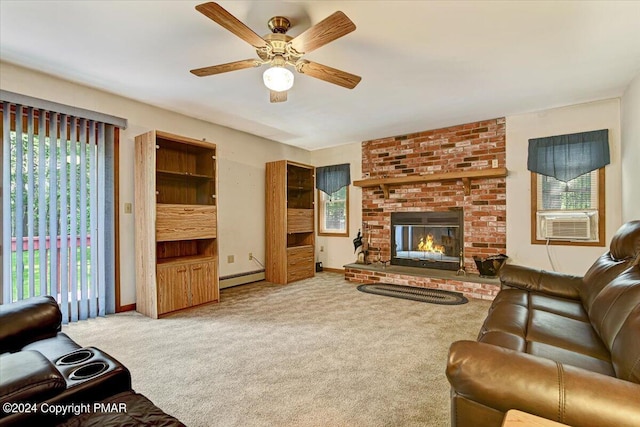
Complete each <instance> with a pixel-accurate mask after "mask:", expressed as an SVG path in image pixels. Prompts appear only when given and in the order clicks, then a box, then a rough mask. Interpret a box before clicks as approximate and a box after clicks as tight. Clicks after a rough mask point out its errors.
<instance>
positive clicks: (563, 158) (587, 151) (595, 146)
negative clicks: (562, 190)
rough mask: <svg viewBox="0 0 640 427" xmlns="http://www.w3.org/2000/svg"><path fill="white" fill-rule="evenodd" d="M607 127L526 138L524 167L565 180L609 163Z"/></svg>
mask: <svg viewBox="0 0 640 427" xmlns="http://www.w3.org/2000/svg"><path fill="white" fill-rule="evenodd" d="M610 162H611V161H610V157H609V130H608V129H602V130H594V131H591V132H580V133H572V134H567V135H556V136H549V137H546V138H534V139H530V140H529V158H528V160H527V169H529V170H530V171H531V172H535V173H538V174H541V175H546V176H551V177H554V178H555V179H557V180H558V181H563V182H569V181H571V180H572V179H575V178H577V177H579V176H580V175H584V174H585V173H588V172H591V171H593V170H596V169H600V168H601V167H604V166H605V165H608V164H609V163H610Z"/></svg>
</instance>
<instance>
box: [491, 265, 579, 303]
mask: <svg viewBox="0 0 640 427" xmlns="http://www.w3.org/2000/svg"><path fill="white" fill-rule="evenodd" d="M499 274H500V285H501V287H502V289H505V288H518V289H524V290H527V291H536V292H542V293H545V294H549V295H554V296H558V297H562V298H570V299H580V293H579V290H580V287H581V286H582V277H579V276H572V275H570V274H564V273H556V272H551V271H545V270H537V269H534V268H529V267H523V266H521V265H512V264H506V265H504V266H502V268H501V269H500V273H499Z"/></svg>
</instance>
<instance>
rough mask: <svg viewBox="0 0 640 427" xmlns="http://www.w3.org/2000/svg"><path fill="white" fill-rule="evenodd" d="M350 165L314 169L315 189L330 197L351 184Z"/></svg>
mask: <svg viewBox="0 0 640 427" xmlns="http://www.w3.org/2000/svg"><path fill="white" fill-rule="evenodd" d="M350 170H351V164H350V163H344V164H341V165H332V166H322V167H319V168H316V188H317V189H318V190H320V191H324V192H325V193H327V194H328V195H332V194H333V193H335V192H336V191H338V190H339V189H341V188H342V187H346V186H347V185H349V184H351V171H350Z"/></svg>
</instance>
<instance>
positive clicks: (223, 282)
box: [220, 270, 265, 289]
mask: <svg viewBox="0 0 640 427" xmlns="http://www.w3.org/2000/svg"><path fill="white" fill-rule="evenodd" d="M264 279H265V275H264V270H260V271H249V272H247V273H240V274H234V275H232V276H225V277H221V278H220V289H224V288H230V287H232V286H238V285H246V284H247V283H253V282H259V281H261V280H264Z"/></svg>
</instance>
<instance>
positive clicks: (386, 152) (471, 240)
mask: <svg viewBox="0 0 640 427" xmlns="http://www.w3.org/2000/svg"><path fill="white" fill-rule="evenodd" d="M505 150H506V147H505V119H504V118H498V119H492V120H484V121H480V122H475V123H467V124H463V125H458V126H451V127H447V128H443V129H435V130H428V131H424V132H419V133H413V134H408V135H402V136H395V137H388V138H381V139H375V140H371V141H365V142H363V143H362V174H363V179H367V178H372V179H373V178H398V177H405V176H422V175H427V174H441V173H446V172H454V171H478V170H484V169H491V168H493V167H495V166H497V167H505V160H506V151H505ZM494 161H496V162H497V165H494V164H493V163H494ZM450 208H462V209H463V211H464V265H465V269H466V270H467V272H472V273H473V272H476V271H477V270H476V266H475V263H474V261H473V256H474V255H477V256H480V257H486V256H489V255H496V254H500V253H506V241H507V239H506V181H505V178H482V179H474V180H473V181H472V182H471V192H470V194H469V195H465V192H464V186H463V184H462V181H461V180H457V181H455V180H449V181H437V182H427V183H413V184H405V185H397V186H392V187H390V188H389V195H388V198H385V195H384V193H383V191H382V189H379V188H375V187H369V188H363V189H362V220H363V222H364V225H365V229H366V232H367V233H368V234H367V235H366V236H365V238H366V241H367V242H368V243H369V249H370V254H371V255H372V256H374V257H375V258H374V259H381V260H384V261H386V260H389V259H390V257H391V247H390V236H391V212H416V211H443V210H447V209H450ZM353 274H354V275H355V274H359V273H355V272H353ZM387 276H389V275H388V274H387ZM347 279H354V277H351V278H350V277H347ZM391 279H393V280H406V281H407V282H411V281H412V280H413V281H414V282H415V278H414V279H411V276H409V277H407V278H398V277H391V278H390V279H389V280H391ZM441 280H442V279H435V278H434V279H428V278H421V279H420V280H419V282H420V283H417V282H416V283H413V284H414V285H417V286H427V287H442V288H443V289H449V287H450V286H453V287H455V290H458V291H461V292H465V293H467V294H476V295H485V296H486V297H489V298H492V296H493V295H495V290H494V289H493V288H490V289H485V288H482V286H480V287H479V288H477V289H476V290H474V291H473V292H471V290H470V288H469V286H470V285H465V283H468V282H462V281H457V280H450V281H448V282H442V283H440V282H439V281H441ZM458 282H460V283H458ZM394 283H395V282H394ZM405 284H411V283H405ZM475 286H476V285H471V287H475ZM449 290H451V289H449ZM470 296H473V295H470ZM476 297H477V296H476Z"/></svg>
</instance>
